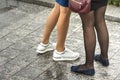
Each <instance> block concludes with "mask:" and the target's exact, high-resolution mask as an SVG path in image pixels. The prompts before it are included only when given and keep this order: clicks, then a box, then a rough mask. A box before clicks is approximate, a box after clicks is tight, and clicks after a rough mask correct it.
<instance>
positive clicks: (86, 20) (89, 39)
mask: <svg viewBox="0 0 120 80" xmlns="http://www.w3.org/2000/svg"><path fill="white" fill-rule="evenodd" d="M105 11H106V6H103V7H100V8H98V9H96V10H94V11H91V12H90V13H88V14H80V17H81V19H82V23H83V35H84V46H85V53H86V62H85V64H83V65H80V66H78V67H77V68H75V67H72V70H73V71H74V70H75V69H78V73H81V71H84V70H88V71H87V72H82V73H83V74H87V75H91V74H92V75H94V73H95V72H94V53H95V47H96V33H95V30H96V32H97V37H98V41H99V45H100V49H101V54H100V55H99V57H100V58H101V60H108V46H109V36H108V30H107V27H106V23H105ZM74 72H75V71H74Z"/></svg>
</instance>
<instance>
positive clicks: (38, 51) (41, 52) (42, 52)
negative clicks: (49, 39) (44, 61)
mask: <svg viewBox="0 0 120 80" xmlns="http://www.w3.org/2000/svg"><path fill="white" fill-rule="evenodd" d="M52 50H54V49H51V48H49V49H47V50H45V51H40V50H36V52H37V53H40V54H44V53H46V52H49V51H52Z"/></svg>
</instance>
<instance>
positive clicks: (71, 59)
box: [53, 57, 79, 61]
mask: <svg viewBox="0 0 120 80" xmlns="http://www.w3.org/2000/svg"><path fill="white" fill-rule="evenodd" d="M77 59H79V57H75V58H55V57H53V60H54V61H74V60H77Z"/></svg>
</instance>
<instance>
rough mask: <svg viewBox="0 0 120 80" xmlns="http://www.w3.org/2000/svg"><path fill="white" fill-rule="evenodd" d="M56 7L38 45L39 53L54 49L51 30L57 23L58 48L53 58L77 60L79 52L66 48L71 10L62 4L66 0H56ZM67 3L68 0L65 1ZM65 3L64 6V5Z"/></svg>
mask: <svg viewBox="0 0 120 80" xmlns="http://www.w3.org/2000/svg"><path fill="white" fill-rule="evenodd" d="M56 1H57V2H58V3H59V4H58V3H57V2H56V3H55V6H54V8H53V9H52V11H51V13H50V14H49V16H48V19H47V21H46V24H45V26H44V33H43V38H42V41H41V43H40V44H39V45H38V47H37V51H36V52H38V53H41V54H42V53H45V52H47V51H50V50H54V46H55V45H54V46H53V45H52V44H50V43H49V39H50V35H51V32H52V31H53V29H54V27H55V26H56V25H57V34H58V35H57V44H56V49H55V50H54V51H53V60H55V61H66V60H76V59H77V58H79V53H75V52H73V51H71V50H69V49H67V48H65V40H66V35H67V32H68V27H69V20H70V14H71V11H70V9H69V8H68V7H67V5H66V6H65V7H64V5H63V4H60V3H61V2H60V1H62V2H63V3H64V0H56ZM65 4H67V2H66V3H65ZM62 5H63V6H62Z"/></svg>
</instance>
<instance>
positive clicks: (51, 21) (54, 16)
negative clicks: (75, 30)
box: [42, 3, 60, 44]
mask: <svg viewBox="0 0 120 80" xmlns="http://www.w3.org/2000/svg"><path fill="white" fill-rule="evenodd" d="M59 13H60V6H59V4H57V3H55V6H54V8H53V9H52V11H51V12H50V14H49V16H48V18H47V21H46V24H45V26H44V32H43V38H42V43H44V44H47V43H48V42H49V38H50V35H51V32H52V30H53V29H54V27H55V25H56V23H57V21H58V17H59Z"/></svg>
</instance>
